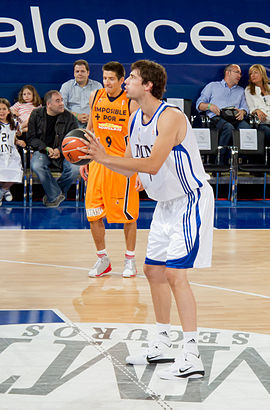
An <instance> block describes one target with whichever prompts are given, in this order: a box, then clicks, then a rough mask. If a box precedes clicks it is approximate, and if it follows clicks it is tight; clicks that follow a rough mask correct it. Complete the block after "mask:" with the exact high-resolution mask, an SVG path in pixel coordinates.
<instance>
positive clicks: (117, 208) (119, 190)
mask: <svg viewBox="0 0 270 410" xmlns="http://www.w3.org/2000/svg"><path fill="white" fill-rule="evenodd" d="M135 182H136V174H135V175H133V176H132V177H131V178H127V177H125V176H124V175H121V174H118V173H117V172H114V171H111V170H110V169H108V168H106V167H104V165H101V164H97V163H96V162H95V161H92V162H91V163H90V164H89V173H88V182H87V190H86V196H85V209H86V215H87V219H88V221H97V220H98V219H101V218H104V217H105V216H106V218H107V221H108V222H109V223H131V222H135V221H136V220H137V219H138V216H139V193H138V192H137V191H136V190H135Z"/></svg>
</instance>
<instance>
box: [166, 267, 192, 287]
mask: <svg viewBox="0 0 270 410" xmlns="http://www.w3.org/2000/svg"><path fill="white" fill-rule="evenodd" d="M166 277H167V280H168V282H169V284H170V286H171V288H176V287H177V288H179V287H181V288H183V287H185V286H187V285H188V280H187V275H186V270H185V269H166Z"/></svg>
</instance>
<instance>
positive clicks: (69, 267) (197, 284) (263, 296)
mask: <svg viewBox="0 0 270 410" xmlns="http://www.w3.org/2000/svg"><path fill="white" fill-rule="evenodd" d="M0 262H5V263H18V264H22V265H36V266H46V267H52V268H63V269H76V270H85V271H88V270H89V268H83V267H80V266H68V265H55V264H51V263H38V262H25V261H12V260H8V259H0ZM110 275H119V276H121V275H122V273H121V272H110ZM136 277H137V278H145V276H144V275H137V276H136ZM131 280H132V279H131ZM190 284H191V285H194V286H199V287H202V288H210V289H216V290H222V291H226V292H232V293H240V294H242V295H248V296H256V297H259V298H263V299H270V296H267V295H262V294H260V293H254V292H246V291H244V290H237V289H230V288H223V287H221V286H214V285H205V284H203V283H196V282H190Z"/></svg>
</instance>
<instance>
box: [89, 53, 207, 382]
mask: <svg viewBox="0 0 270 410" xmlns="http://www.w3.org/2000/svg"><path fill="white" fill-rule="evenodd" d="M131 70H132V71H131V73H130V76H129V77H128V78H127V80H126V82H125V83H126V86H125V88H126V91H127V95H128V97H129V98H131V99H134V100H135V101H136V102H137V103H138V104H139V106H140V109H139V110H137V111H136V112H135V113H133V114H132V116H131V118H130V122H129V136H130V139H129V144H128V147H127V151H126V155H125V157H124V158H119V157H114V156H110V155H108V154H106V152H105V150H104V149H103V147H102V146H101V144H100V143H99V141H98V139H94V138H89V139H90V144H89V149H88V155H86V157H87V158H91V159H94V160H95V161H97V162H98V163H101V164H103V165H105V166H106V167H108V168H110V169H112V170H114V171H116V172H119V173H122V174H124V175H126V176H128V177H129V176H131V175H132V174H133V173H134V172H138V173H139V176H140V179H141V182H142V184H143V186H144V188H145V190H146V192H147V194H148V196H149V197H150V198H152V199H154V200H156V201H158V203H157V206H156V209H155V212H154V215H153V220H152V223H151V228H150V233H149V238H148V245H147V252H146V259H145V265H144V272H145V275H146V277H147V279H148V281H149V285H150V289H151V294H152V300H153V305H154V310H155V315H156V322H157V323H156V326H157V338H156V340H154V342H153V343H152V344H150V347H149V348H148V350H146V351H145V352H142V353H141V354H138V355H134V356H133V355H132V356H128V357H127V359H126V361H127V363H129V364H134V365H135V364H136V365H139V364H142V365H143V364H149V363H166V362H173V364H171V365H170V366H169V367H168V368H165V369H164V370H162V371H159V376H160V377H161V378H163V379H175V378H176V379H177V378H185V377H192V378H198V377H203V376H204V367H203V364H202V361H201V358H200V354H199V351H198V347H197V321H196V302H195V299H194V296H193V293H192V290H191V288H190V285H189V282H188V279H187V269H189V268H194V267H195V268H204V267H209V266H210V265H211V258H212V237H213V212H214V198H213V191H212V188H211V187H210V185H209V184H208V182H207V179H208V175H207V174H206V173H205V172H204V168H203V165H202V162H201V158H200V153H199V150H198V147H197V143H196V139H195V136H194V134H193V132H192V128H191V126H190V124H189V121H188V119H187V118H186V116H185V114H183V113H182V112H181V111H180V110H179V109H177V108H176V107H173V106H170V105H168V104H166V103H164V102H162V101H161V98H162V96H163V93H164V90H165V85H166V80H167V75H166V71H165V69H164V67H162V66H161V65H159V64H157V63H155V62H152V61H148V60H140V61H137V62H135V63H133V64H132V66H131ZM85 152H86V151H85ZM172 294H173V296H174V298H175V301H176V305H177V309H178V313H179V318H180V322H181V324H182V329H183V337H184V343H183V350H182V351H181V353H180V354H179V356H178V355H177V357H176V358H174V357H172V355H171V354H170V349H169V348H170V346H171V341H170V309H171V295H172Z"/></svg>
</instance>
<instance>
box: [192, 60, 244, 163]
mask: <svg viewBox="0 0 270 410" xmlns="http://www.w3.org/2000/svg"><path fill="white" fill-rule="evenodd" d="M241 75H242V74H241V69H240V67H239V66H238V65H236V64H229V65H227V66H226V67H225V69H224V79H223V80H222V81H213V82H211V83H209V84H208V85H206V87H204V89H203V90H202V93H201V95H200V97H199V98H198V100H197V102H196V108H197V110H199V111H206V115H208V116H209V117H210V119H211V124H212V125H213V126H214V127H215V128H217V129H218V130H219V145H220V146H230V145H232V131H233V129H234V128H236V129H239V128H251V127H250V125H249V124H248V123H247V122H246V121H245V120H244V117H245V115H246V114H247V113H248V106H247V103H246V99H245V92H244V89H243V88H242V87H240V86H239V85H238V83H239V81H240V78H241ZM226 107H234V108H235V109H236V110H237V115H236V117H235V122H234V123H231V122H229V121H226V120H225V119H224V118H221V109H222V108H226ZM220 160H221V163H226V162H228V150H222V151H221V158H220Z"/></svg>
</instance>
